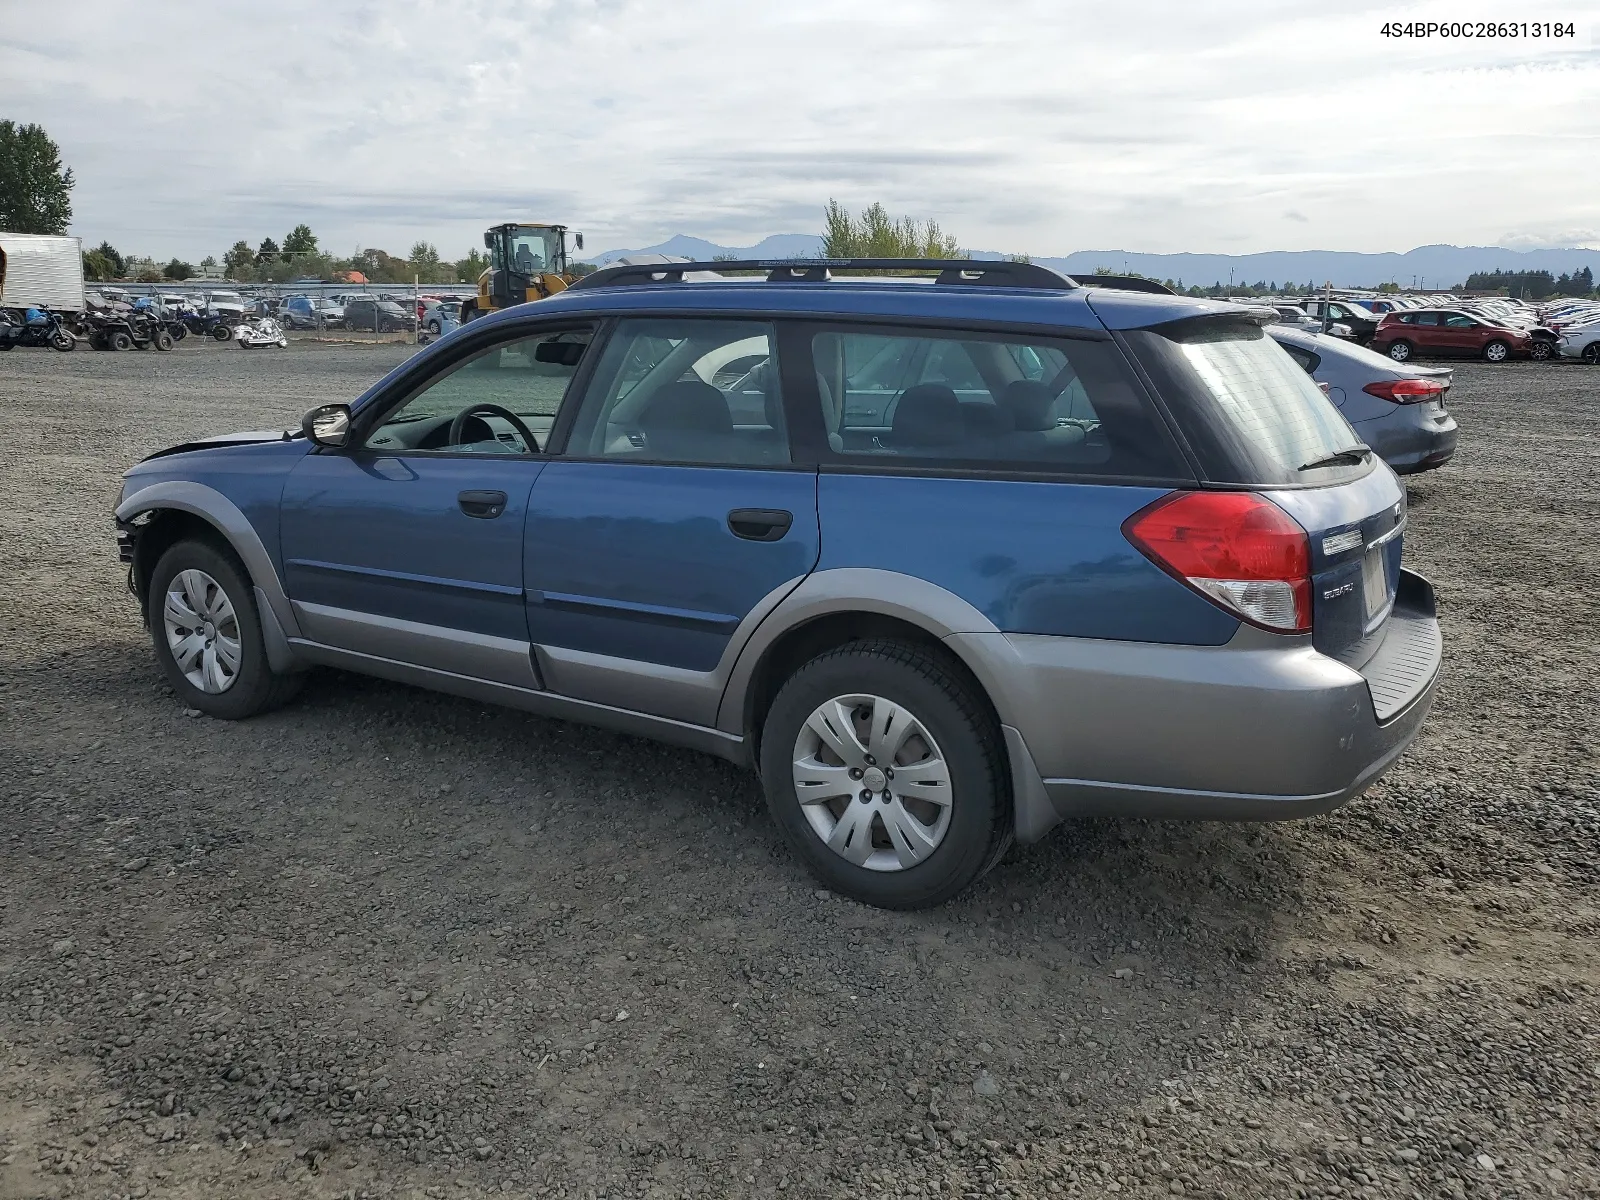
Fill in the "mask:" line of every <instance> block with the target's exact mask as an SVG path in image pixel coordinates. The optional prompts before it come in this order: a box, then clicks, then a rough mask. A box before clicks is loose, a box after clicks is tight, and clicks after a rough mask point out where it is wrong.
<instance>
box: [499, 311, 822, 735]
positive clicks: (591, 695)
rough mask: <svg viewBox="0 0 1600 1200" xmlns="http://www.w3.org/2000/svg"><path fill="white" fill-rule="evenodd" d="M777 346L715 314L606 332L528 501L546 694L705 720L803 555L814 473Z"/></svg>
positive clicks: (809, 545)
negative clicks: (793, 454) (783, 392)
mask: <svg viewBox="0 0 1600 1200" xmlns="http://www.w3.org/2000/svg"><path fill="white" fill-rule="evenodd" d="M774 347H775V343H774V334H773V330H772V327H771V326H770V325H768V324H766V323H764V322H757V321H734V320H715V319H677V318H630V319H626V320H624V321H622V322H620V324H619V325H618V327H617V329H616V332H615V333H614V334H613V335H612V336H611V338H610V339H609V340H608V342H607V345H606V349H605V351H604V353H603V354H602V356H601V358H600V361H599V362H598V364H597V365H596V368H595V371H594V374H593V375H592V376H591V377H590V380H589V383H588V385H587V387H586V390H585V392H584V395H583V399H582V401H581V403H580V404H579V405H578V406H577V409H576V412H575V414H574V416H573V419H572V426H571V431H570V434H569V435H568V436H567V440H566V445H565V447H564V450H563V452H562V453H561V454H560V455H559V456H557V457H555V458H553V459H552V460H551V462H550V463H549V464H548V465H547V466H546V467H545V469H544V471H543V472H542V473H541V475H540V477H539V481H538V483H537V484H536V485H535V487H534V489H533V494H532V497H531V498H530V501H529V509H528V537H527V553H526V556H525V560H524V561H525V563H526V566H525V570H524V580H525V586H526V588H527V597H528V627H529V634H530V637H531V638H532V640H533V642H534V644H535V645H536V646H537V647H538V648H539V653H540V661H541V663H542V664H544V669H545V673H546V677H547V684H548V686H549V687H550V688H551V690H554V691H560V692H563V693H565V694H568V695H571V696H575V697H578V698H580V699H584V700H590V701H595V702H599V703H603V704H610V705H615V706H617V707H622V708H630V709H636V710H638V711H644V712H651V713H655V714H657V715H663V716H669V717H672V718H674V719H677V720H684V721H689V722H691V723H695V724H703V725H709V724H710V723H711V722H712V721H713V719H714V717H715V714H716V708H717V704H718V702H719V701H720V698H721V683H722V681H723V679H724V677H725V671H726V668H727V666H728V664H729V662H731V655H730V649H732V650H735V651H736V649H737V646H736V645H735V643H736V642H740V641H742V639H743V637H744V636H745V635H746V634H747V633H748V631H749V629H750V627H751V626H752V625H753V623H754V622H755V621H757V620H759V617H760V615H762V614H763V613H764V612H765V611H767V609H769V608H770V607H771V606H772V605H774V604H776V603H777V601H778V600H779V599H781V598H782V597H783V596H785V595H787V594H788V592H789V591H791V590H793V588H795V587H796V586H798V585H799V583H800V581H801V580H802V579H804V578H805V576H806V575H807V574H808V573H809V572H810V571H811V569H812V568H813V567H814V566H815V565H816V561H817V556H818V551H819V539H818V533H817V500H816V486H817V477H816V471H815V468H800V467H796V466H794V465H792V464H791V462H790V455H789V438H788V432H787V423H786V421H785V419H784V413H783V405H782V400H781V397H780V395H779V385H778V371H777V356H776V351H775V348H774ZM719 668H720V670H719Z"/></svg>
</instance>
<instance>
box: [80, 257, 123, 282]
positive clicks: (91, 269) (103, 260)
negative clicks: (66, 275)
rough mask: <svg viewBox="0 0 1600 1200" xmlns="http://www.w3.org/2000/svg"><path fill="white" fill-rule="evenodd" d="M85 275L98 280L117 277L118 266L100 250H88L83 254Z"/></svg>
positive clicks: (87, 277)
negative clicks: (113, 264) (112, 263)
mask: <svg viewBox="0 0 1600 1200" xmlns="http://www.w3.org/2000/svg"><path fill="white" fill-rule="evenodd" d="M83 277H84V278H85V279H92V280H94V281H96V282H99V281H101V280H105V279H115V278H116V277H117V269H116V267H114V266H112V265H111V260H110V259H109V258H107V257H106V256H105V255H104V254H102V253H101V252H100V251H99V250H86V251H84V255H83Z"/></svg>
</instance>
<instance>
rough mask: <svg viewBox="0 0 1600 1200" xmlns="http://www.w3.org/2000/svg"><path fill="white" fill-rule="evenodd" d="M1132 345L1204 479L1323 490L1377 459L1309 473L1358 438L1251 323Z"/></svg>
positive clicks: (1134, 340)
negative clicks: (1319, 486) (1320, 486)
mask: <svg viewBox="0 0 1600 1200" xmlns="http://www.w3.org/2000/svg"><path fill="white" fill-rule="evenodd" d="M1126 336H1127V339H1128V344H1129V345H1130V347H1131V348H1132V349H1133V351H1134V353H1135V355H1137V356H1138V358H1139V360H1140V361H1141V362H1142V363H1143V364H1144V366H1145V368H1146V370H1148V371H1149V373H1150V375H1151V378H1152V379H1153V380H1154V381H1155V383H1156V386H1157V388H1158V389H1159V390H1160V392H1161V395H1162V397H1163V398H1164V399H1165V400H1166V402H1167V404H1168V406H1169V408H1170V409H1171V410H1172V413H1173V415H1174V417H1175V418H1176V419H1177V421H1178V424H1179V426H1180V427H1181V428H1182V431H1183V433H1184V435H1185V436H1186V437H1187V438H1188V440H1189V443H1190V445H1191V446H1192V447H1193V449H1194V452H1195V454H1196V456H1197V457H1198V458H1199V460H1200V467H1201V470H1202V471H1203V472H1204V473H1205V476H1206V478H1207V479H1209V480H1212V481H1214V482H1217V483H1238V484H1248V485H1253V486H1263V485H1267V486H1271V485H1282V484H1324V483H1330V482H1336V481H1338V480H1342V479H1353V478H1355V477H1357V476H1359V475H1363V474H1365V473H1366V472H1367V471H1369V470H1371V468H1372V458H1371V456H1369V457H1368V458H1367V459H1366V460H1365V461H1362V462H1357V463H1337V464H1332V465H1329V466H1325V467H1316V468H1310V469H1307V468H1308V467H1309V464H1311V463H1314V462H1317V461H1318V460H1320V459H1324V458H1327V457H1328V456H1329V455H1332V454H1336V453H1338V452H1339V451H1341V450H1345V449H1348V448H1349V447H1351V446H1354V445H1356V444H1357V443H1358V442H1359V441H1360V439H1359V438H1358V437H1357V436H1356V434H1355V431H1354V430H1353V429H1351V428H1350V425H1349V423H1348V422H1347V421H1346V420H1345V419H1344V417H1342V416H1341V415H1340V414H1339V410H1338V409H1336V408H1335V407H1334V406H1333V404H1332V402H1330V401H1329V400H1328V398H1327V397H1326V396H1324V395H1323V394H1322V390H1321V389H1320V388H1318V387H1317V385H1316V384H1315V383H1314V382H1312V380H1311V377H1310V376H1309V375H1307V374H1306V373H1305V371H1304V370H1302V369H1301V368H1300V366H1299V365H1298V364H1296V362H1295V360H1294V359H1292V358H1290V357H1289V355H1287V354H1285V353H1284V351H1283V349H1282V347H1280V346H1279V345H1278V343H1277V342H1275V341H1273V339H1272V338H1270V337H1268V336H1267V335H1266V334H1265V333H1264V332H1263V331H1262V329H1261V328H1260V327H1259V326H1257V325H1255V324H1252V323H1246V322H1241V321H1238V320H1231V319H1229V320H1222V321H1218V320H1216V319H1214V318H1213V319H1202V320H1199V321H1193V320H1191V321H1177V322H1173V323H1172V324H1170V325H1166V326H1158V327H1157V328H1155V329H1148V330H1140V331H1136V332H1134V333H1130V334H1128V335H1126Z"/></svg>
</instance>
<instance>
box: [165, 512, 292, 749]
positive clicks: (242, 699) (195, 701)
mask: <svg viewBox="0 0 1600 1200" xmlns="http://www.w3.org/2000/svg"><path fill="white" fill-rule="evenodd" d="M191 568H193V569H198V570H201V571H204V572H205V573H206V574H207V575H209V576H211V578H212V579H213V580H215V581H216V583H217V585H218V586H219V587H220V588H221V589H222V591H223V592H224V593H225V594H226V595H227V597H228V601H229V603H230V604H231V605H232V606H233V611H234V615H235V617H236V619H237V622H238V626H239V642H240V646H241V649H242V655H241V658H240V663H239V671H238V674H237V675H236V676H235V677H234V679H233V682H232V684H231V685H230V686H229V687H228V688H227V690H226V691H222V692H206V691H202V690H201V689H200V688H198V687H196V686H195V685H194V684H192V683H191V682H189V680H188V679H187V678H185V676H184V674H183V672H182V671H180V670H179V669H178V664H177V663H176V662H175V661H174V659H173V657H172V649H171V647H169V646H168V645H167V636H166V626H165V623H164V621H163V618H162V610H163V606H164V602H165V598H166V594H167V586H168V585H169V584H170V583H171V582H172V579H173V577H174V576H175V575H177V574H178V572H180V571H186V570H190V569H191ZM147 604H148V607H147V609H146V611H147V612H148V613H149V615H150V641H151V643H152V644H153V646H154V647H155V652H156V662H158V663H159V664H161V670H162V672H163V673H164V674H165V675H166V677H167V682H168V683H170V684H171V685H172V688H173V690H174V691H175V692H177V693H178V698H179V699H180V700H182V701H183V702H184V703H185V704H186V705H188V706H189V707H190V708H198V709H199V710H200V711H201V712H203V713H205V714H206V715H207V716H211V717H218V718H220V719H221V720H224V721H238V720H242V719H244V718H245V717H253V716H255V715H256V714H258V713H264V712H268V711H270V710H272V709H274V708H277V707H279V706H280V705H282V704H284V703H286V702H287V701H289V700H290V699H292V698H293V696H294V694H295V693H296V692H298V691H299V690H300V688H301V685H302V684H304V682H305V676H304V675H302V674H298V673H297V674H293V675H280V674H278V673H277V672H276V671H274V670H273V669H272V667H271V666H270V665H269V664H268V662H267V651H266V647H265V645H264V643H263V642H262V639H261V618H260V616H259V615H258V614H257V612H256V597H255V589H254V588H252V587H251V586H250V583H249V576H248V575H247V573H246V572H245V569H244V567H243V565H242V564H241V563H240V562H239V561H238V559H236V558H235V557H234V556H233V554H232V553H231V552H227V551H223V550H221V549H219V548H218V547H216V546H214V545H212V544H211V543H209V542H206V541H201V540H198V539H194V540H185V541H181V542H178V543H176V544H174V545H173V546H171V547H169V548H168V550H167V552H166V553H165V554H163V555H162V556H161V559H160V561H159V562H157V563H156V567H155V570H154V571H152V572H151V573H150V593H149V596H148V598H147Z"/></svg>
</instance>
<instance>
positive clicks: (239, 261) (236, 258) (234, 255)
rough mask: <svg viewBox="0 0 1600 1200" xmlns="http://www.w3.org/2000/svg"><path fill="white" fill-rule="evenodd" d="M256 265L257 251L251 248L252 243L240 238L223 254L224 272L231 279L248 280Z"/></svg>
mask: <svg viewBox="0 0 1600 1200" xmlns="http://www.w3.org/2000/svg"><path fill="white" fill-rule="evenodd" d="M255 265H256V252H255V251H254V250H252V249H250V243H249V242H247V241H245V240H244V239H243V238H240V239H239V240H238V241H237V242H235V243H234V244H233V248H232V249H231V250H229V251H228V252H227V253H226V254H224V255H223V256H222V273H223V275H225V276H226V277H227V278H229V279H236V280H238V281H239V282H241V283H242V282H245V281H246V280H248V279H249V278H250V277H251V275H252V273H253V271H254V269H255Z"/></svg>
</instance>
